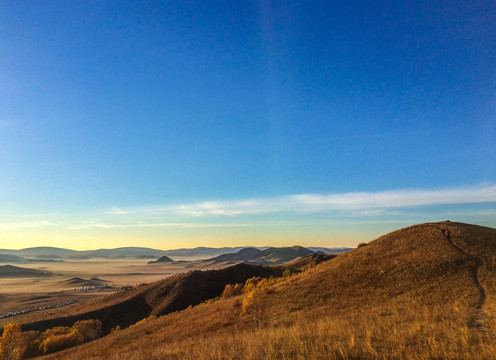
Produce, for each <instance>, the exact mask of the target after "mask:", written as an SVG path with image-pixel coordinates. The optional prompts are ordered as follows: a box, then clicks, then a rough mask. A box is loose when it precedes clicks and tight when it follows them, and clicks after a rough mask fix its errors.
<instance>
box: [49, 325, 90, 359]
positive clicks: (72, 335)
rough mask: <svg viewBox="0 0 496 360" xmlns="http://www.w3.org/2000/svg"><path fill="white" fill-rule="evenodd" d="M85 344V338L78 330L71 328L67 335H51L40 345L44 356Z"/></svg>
mask: <svg viewBox="0 0 496 360" xmlns="http://www.w3.org/2000/svg"><path fill="white" fill-rule="evenodd" d="M83 342H84V336H83V334H81V331H79V330H78V329H74V328H71V329H70V330H69V332H68V333H66V334H59V335H49V336H48V337H46V338H45V339H44V340H43V341H42V342H41V344H40V349H41V350H42V351H43V354H50V353H52V352H56V351H60V350H64V349H67V348H70V347H73V346H76V345H80V344H82V343H83Z"/></svg>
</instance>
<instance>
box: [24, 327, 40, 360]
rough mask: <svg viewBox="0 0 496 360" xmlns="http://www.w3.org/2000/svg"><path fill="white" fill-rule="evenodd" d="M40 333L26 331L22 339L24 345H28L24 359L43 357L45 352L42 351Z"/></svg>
mask: <svg viewBox="0 0 496 360" xmlns="http://www.w3.org/2000/svg"><path fill="white" fill-rule="evenodd" d="M40 335H41V334H40V332H39V331H34V330H30V331H24V332H23V333H22V337H23V339H24V343H25V344H26V350H25V351H24V356H23V357H24V358H25V359H28V358H31V357H35V356H39V355H42V354H43V352H42V351H41V350H40V344H41V341H40Z"/></svg>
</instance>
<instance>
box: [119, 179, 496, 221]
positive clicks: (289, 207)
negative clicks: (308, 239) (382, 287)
mask: <svg viewBox="0 0 496 360" xmlns="http://www.w3.org/2000/svg"><path fill="white" fill-rule="evenodd" d="M489 202H496V185H493V184H489V185H479V186H472V187H459V188H448V189H430V190H421V189H405V190H390V191H379V192H349V193H340V194H297V195H287V196H280V197H268V198H255V199H244V200H230V201H205V202H198V203H192V204H178V205H169V206H167V205H164V206H151V207H138V208H133V209H120V208H116V207H114V208H113V209H112V210H111V213H112V214H114V215H119V214H121V215H165V214H176V215H181V216H188V217H196V218H198V217H208V216H228V217H234V216H241V215H264V214H272V213H297V214H298V213H299V214H302V213H320V212H328V211H346V212H355V213H356V212H357V211H362V212H365V211H367V212H369V213H373V212H375V213H380V211H381V209H394V208H408V207H419V206H432V205H455V204H474V203H489Z"/></svg>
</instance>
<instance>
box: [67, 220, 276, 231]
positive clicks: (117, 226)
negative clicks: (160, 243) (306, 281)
mask: <svg viewBox="0 0 496 360" xmlns="http://www.w3.org/2000/svg"><path fill="white" fill-rule="evenodd" d="M279 225H283V224H279V223H278V224H274V223H262V224H256V223H245V224H228V223H223V224H209V223H129V224H116V223H101V222H92V223H89V222H84V223H82V224H73V225H67V226H66V228H67V229H69V230H87V229H131V228H184V229H202V228H226V227H229V228H230V227H252V226H279Z"/></svg>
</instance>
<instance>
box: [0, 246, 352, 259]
mask: <svg viewBox="0 0 496 360" xmlns="http://www.w3.org/2000/svg"><path fill="white" fill-rule="evenodd" d="M244 249H251V250H249V251H251V252H254V251H255V250H257V251H260V252H263V251H265V250H267V249H269V247H267V246H264V247H256V248H255V247H243V246H238V247H222V248H212V247H196V248H193V249H174V250H157V249H151V248H145V247H121V248H115V249H99V250H84V251H77V250H70V249H62V248H56V247H32V248H26V249H21V250H6V249H0V263H26V262H47V261H63V259H89V258H107V259H121V258H141V259H158V258H159V257H161V256H168V257H171V258H172V259H173V260H174V258H175V257H176V258H182V259H184V258H189V257H190V258H196V259H201V258H203V259H206V258H213V257H217V256H220V255H223V254H233V253H237V252H239V251H240V250H244ZM272 249H274V248H272ZM307 250H310V251H312V252H322V253H332V254H339V253H342V252H345V251H348V250H351V248H323V247H311V248H308V249H307ZM254 254H255V253H254ZM256 254H258V253H256ZM254 256H255V255H254ZM262 256H263V255H262ZM268 259H269V258H268ZM267 261H270V260H267Z"/></svg>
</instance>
